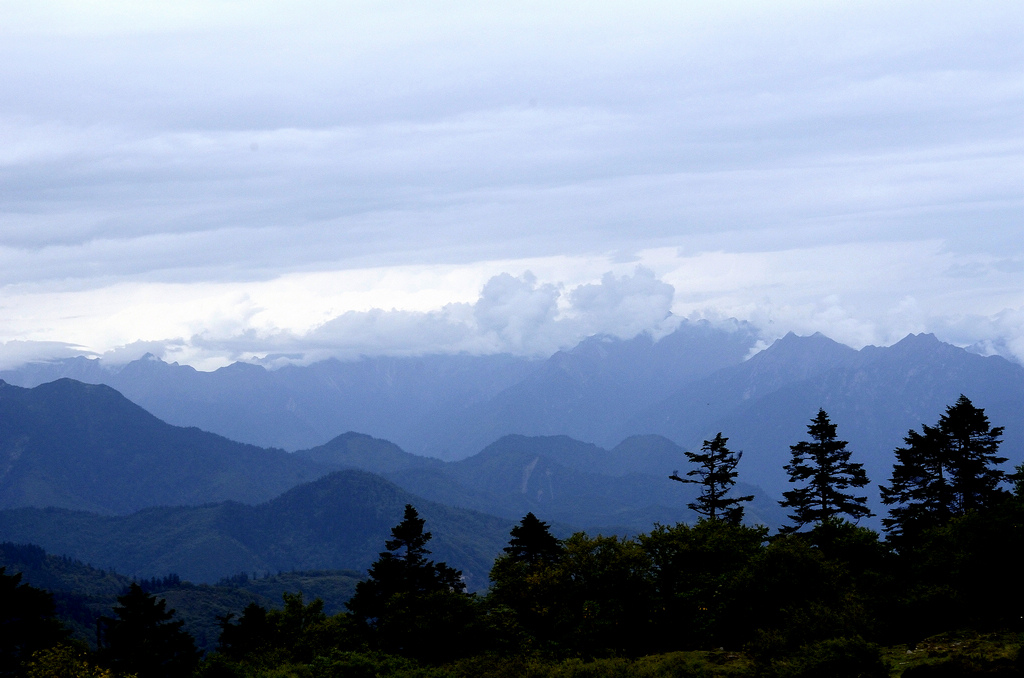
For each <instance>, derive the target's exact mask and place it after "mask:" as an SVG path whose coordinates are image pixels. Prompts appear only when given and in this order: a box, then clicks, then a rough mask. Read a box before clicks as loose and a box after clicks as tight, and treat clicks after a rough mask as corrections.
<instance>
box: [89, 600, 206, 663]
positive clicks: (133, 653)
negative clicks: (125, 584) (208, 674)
mask: <svg viewBox="0 0 1024 678" xmlns="http://www.w3.org/2000/svg"><path fill="white" fill-rule="evenodd" d="M117 602H118V605H117V606H116V607H114V614H116V615H117V618H116V619H112V618H110V617H101V618H100V630H101V633H99V634H98V635H99V638H98V640H99V641H100V642H99V645H100V648H99V658H100V661H101V663H103V664H104V665H106V666H108V667H110V668H111V669H113V670H114V672H115V673H118V674H132V673H134V674H136V675H138V676H139V678H176V677H177V676H187V675H190V674H191V672H192V671H193V670H194V669H195V667H196V665H197V664H198V662H199V652H198V651H197V650H196V645H195V641H194V640H193V638H192V636H191V635H189V634H188V632H186V631H185V630H184V629H183V628H182V627H183V626H184V624H185V623H184V622H183V621H180V620H178V621H172V619H173V617H174V610H168V609H167V601H166V600H163V599H161V600H157V599H156V597H155V596H153V595H151V594H149V593H146V592H145V591H143V590H142V587H141V586H139V585H138V584H136V583H132V585H131V587H130V588H129V589H128V592H127V593H125V594H124V595H123V596H118V598H117Z"/></svg>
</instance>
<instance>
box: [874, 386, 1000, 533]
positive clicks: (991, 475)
mask: <svg viewBox="0 0 1024 678" xmlns="http://www.w3.org/2000/svg"><path fill="white" fill-rule="evenodd" d="M1002 434H1003V428H1002V427H1001V426H997V427H992V426H990V425H989V421H988V417H987V416H986V415H985V411H984V410H983V409H981V408H978V407H975V406H974V404H973V403H972V402H971V401H970V399H968V398H967V397H966V396H964V395H963V394H961V395H960V398H958V399H957V401H956V403H954V404H953V405H950V406H949V407H947V408H946V412H945V414H943V415H942V416H941V417H940V418H939V421H938V424H937V425H935V426H928V425H923V426H922V427H921V432H920V433H918V432H917V431H914V430H910V431H908V432H907V436H906V437H905V438H904V439H903V440H904V443H905V444H906V446H905V447H900V448H897V449H896V452H895V453H896V464H895V465H894V466H893V470H892V478H891V479H890V481H889V485H888V487H886V486H882V487H880V488H879V489H880V491H881V495H882V503H883V504H885V505H887V506H892V507H893V508H891V509H889V517H888V518H884V519H883V520H882V524H883V526H884V527H885V529H886V531H888V532H889V534H890V535H892V536H894V537H897V538H899V537H910V536H912V535H916V534H919V533H920V532H921V531H923V530H926V529H928V528H931V527H937V526H940V525H945V524H946V523H947V522H949V520H950V519H952V518H954V517H957V516H962V515H964V514H965V513H967V512H968V511H971V510H977V509H984V508H987V507H989V506H991V505H992V504H993V503H994V502H995V501H996V500H998V498H999V497H1001V496H1003V495H1004V494H1005V492H1004V491H1003V490H1002V489H1000V487H999V486H1000V484H1001V483H1002V482H1003V481H1004V480H1005V479H1006V474H1005V472H1004V471H1003V470H1001V469H999V468H998V466H999V465H1000V464H1002V463H1003V462H1005V461H1006V458H1005V457H1000V456H998V455H997V452H998V449H999V443H1000V440H999V439H1000V438H1001V437H1002Z"/></svg>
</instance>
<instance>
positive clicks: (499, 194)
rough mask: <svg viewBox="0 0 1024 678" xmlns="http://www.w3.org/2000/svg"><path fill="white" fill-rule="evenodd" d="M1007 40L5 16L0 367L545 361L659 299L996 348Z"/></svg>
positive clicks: (866, 13) (871, 16)
mask: <svg viewBox="0 0 1024 678" xmlns="http://www.w3.org/2000/svg"><path fill="white" fill-rule="evenodd" d="M1022 32H1024V9H1022V6H1021V5H1020V3H1019V2H1015V1H1010V0H1007V1H1005V2H1001V1H996V2H990V3H984V4H983V5H968V4H965V3H959V2H943V1H938V2H936V1H935V0H929V1H928V2H924V1H923V0H921V1H918V0H906V1H901V2H882V1H880V0H879V1H873V0H869V1H868V2H863V3H856V4H847V5H838V4H833V5H828V6H820V7H818V6H811V5H809V4H808V3H805V2H797V1H791V2H785V1H784V2H773V3H753V2H720V3H706V2H653V3H648V4H646V5H645V6H644V7H643V9H642V11H641V10H639V9H638V8H636V7H633V6H630V5H628V4H623V3H592V2H587V3H583V2H566V3H559V4H558V5H551V4H550V3H530V2H527V3H525V4H523V3H516V4H515V5H508V6H503V5H500V4H499V5H488V6H481V5H479V3H473V2H461V1H458V0H457V1H456V2H452V3H446V5H445V7H444V9H443V11H442V10H440V9H438V8H437V7H436V6H434V5H431V4H416V3H398V4H395V5H386V6H385V5H381V4H380V3H372V2H358V1H357V2H346V3H328V2H318V1H316V0H303V1H301V2H294V3H281V2H274V1H270V0H266V1H259V0H258V1H256V2H252V3H245V4H244V5H243V4H238V3H232V2H212V3H211V2H191V1H190V0H179V1H177V2H152V3H129V2H124V1H123V0H107V1H105V2H97V3H87V4H81V3H68V2H63V1H61V0H40V1H39V2H34V3H31V4H25V5H23V6H20V7H17V8H15V7H10V8H5V21H4V22H3V24H2V25H0V90H2V91H3V92H4V97H3V99H2V100H0V342H2V343H3V347H2V348H0V361H13V360H24V359H27V358H29V357H32V356H37V357H51V356H53V357H55V356H61V355H65V354H67V353H68V352H75V351H80V352H90V351H91V352H93V353H97V354H104V353H106V352H108V351H111V350H114V349H117V348H118V347H136V348H141V347H143V346H150V347H151V348H152V347H154V346H155V347H157V348H160V351H159V352H160V353H161V354H162V355H167V356H168V357H170V358H178V359H181V360H186V361H189V362H192V363H193V364H196V365H200V366H206V367H210V366H216V365H217V364H223V362H224V361H226V360H228V359H229V358H230V357H231V356H243V355H246V354H253V353H256V354H262V353H264V352H271V353H287V354H301V355H303V356H305V355H307V354H309V355H314V354H315V355H321V354H328V353H329V354H332V355H334V354H336V355H349V354H354V353H358V352H362V351H370V352H417V351H426V350H444V351H448V350H470V351H492V350H510V351H516V352H524V353H534V352H538V353H543V352H546V351H550V350H553V347H559V346H563V345H565V344H566V342H568V343H571V341H572V338H573V337H576V336H579V335H580V334H581V333H585V332H591V331H595V332H596V331H601V332H610V333H613V334H624V333H625V334H628V333H630V332H635V331H640V330H653V331H659V330H658V328H659V327H661V324H662V323H663V322H665V320H664V318H665V317H666V316H665V314H667V313H668V311H669V310H670V311H671V313H672V314H673V316H686V317H690V316H696V317H708V318H730V317H735V318H738V319H740V320H746V321H750V322H752V323H754V324H756V325H757V326H758V327H760V328H761V329H762V331H763V332H764V336H765V340H766V341H769V340H771V339H772V338H774V337H776V336H781V335H782V334H784V333H785V332H786V331H789V330H794V331H797V332H801V333H807V332H813V331H822V332H824V333H826V334H828V335H829V336H833V337H835V338H836V339H838V340H840V341H844V342H846V343H850V344H851V345H863V344H866V343H892V342H894V341H896V340H898V339H899V338H901V337H902V336H904V335H905V334H906V333H907V332H912V331H913V332H919V331H932V332H935V333H936V334H938V335H939V336H940V337H942V338H944V339H945V340H947V341H952V342H955V343H958V344H961V345H974V344H978V346H979V347H980V348H979V350H990V351H999V352H1003V353H1006V354H1009V355H1014V356H1016V357H1018V358H1020V357H1021V356H1024V321H1022V319H1021V315H1022V314H1024V291H1022V290H1024V240H1022V239H1021V238H1020V233H1021V224H1022V220H1024V196H1022V190H1021V183H1020V176H1021V168H1022V167H1024V130H1022V127H1021V124H1020V120H1021V119H1022V117H1024V71H1022V69H1021V68H1020V65H1021V63H1024V43H1022V41H1021V40H1020V37H1019V36H1020V35H1021V33H1022ZM637 266H641V267H643V268H644V269H645V270H646V271H650V272H653V276H647V274H646V273H644V274H642V275H641V274H637V273H636V272H635V270H636V267H637ZM528 271H529V272H531V274H532V275H533V276H534V278H531V277H529V276H527V272H528ZM607 273H610V274H611V276H612V278H610V280H611V281H612V282H608V283H605V282H604V278H603V276H605V274H607ZM623 281H627V282H623ZM657 281H661V283H662V284H661V285H659V284H656V283H657ZM628 286H634V287H631V288H630V289H629V290H626V289H624V288H625V287H628ZM667 286H671V287H672V288H674V293H672V294H670V295H669V299H670V301H669V302H668V303H669V306H668V310H666V301H665V299H666V294H668V292H667V289H668V287H667ZM616 295H622V299H621V300H617V299H618V298H617V297H616ZM389 332H394V333H395V334H394V335H393V336H392V335H390V334H389ZM40 342H42V343H40ZM140 342H141V343H140ZM146 342H150V343H146ZM135 350H136V349H135V348H120V349H118V352H117V353H116V354H114V355H118V356H128V355H129V354H131V353H133V352H134V351H135ZM217 351H222V353H217ZM155 352H156V351H155Z"/></svg>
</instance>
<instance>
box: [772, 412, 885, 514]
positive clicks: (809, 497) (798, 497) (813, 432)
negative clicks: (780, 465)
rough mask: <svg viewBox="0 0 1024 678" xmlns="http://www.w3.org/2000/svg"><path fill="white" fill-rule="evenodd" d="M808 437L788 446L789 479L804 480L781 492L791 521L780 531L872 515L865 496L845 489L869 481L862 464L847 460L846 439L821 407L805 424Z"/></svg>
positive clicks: (792, 481) (781, 503) (848, 458)
mask: <svg viewBox="0 0 1024 678" xmlns="http://www.w3.org/2000/svg"><path fill="white" fill-rule="evenodd" d="M807 434H808V437H809V438H810V440H809V441H801V442H799V443H797V444H796V445H791V446H790V448H789V449H790V452H791V453H792V455H793V459H792V461H791V462H790V463H789V464H787V465H786V467H785V468H786V471H787V472H788V473H789V481H790V482H791V483H804V485H803V486H802V487H798V488H796V489H794V490H790V491H789V492H783V493H782V496H783V497H785V500H784V501H781V502H779V504H780V505H781V506H783V507H784V508H791V509H793V513H791V514H789V519H790V520H792V521H793V523H794V524H793V525H790V526H787V527H784V528H783V529H782V531H783V532H795V531H797V530H799V529H800V528H801V527H803V526H804V525H809V524H812V523H819V524H820V523H824V522H826V521H829V520H831V519H833V518H837V517H839V516H844V515H845V516H849V517H850V518H852V519H853V520H854V521H857V520H860V519H861V518H865V517H868V516H871V515H874V514H872V513H871V511H870V509H868V506H867V497H858V496H854V495H853V494H851V493H848V492H845V491H844V490H846V489H848V488H851V487H864V486H865V485H867V484H868V477H867V474H866V473H865V472H864V467H863V465H861V464H857V463H854V462H851V461H850V451H849V450H847V449H846V445H847V443H846V441H845V440H838V439H836V425H835V424H833V423H832V421H831V420H830V419H829V417H828V413H826V412H825V410H823V409H819V410H818V414H817V416H815V417H814V419H812V420H811V423H810V424H809V425H808V426H807Z"/></svg>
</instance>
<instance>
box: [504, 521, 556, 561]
mask: <svg viewBox="0 0 1024 678" xmlns="http://www.w3.org/2000/svg"><path fill="white" fill-rule="evenodd" d="M549 527H550V526H549V525H548V524H547V523H545V522H544V521H543V520H540V519H539V518H537V516H535V515H533V513H532V512H530V513H527V514H526V515H525V516H524V517H523V519H522V521H520V523H519V524H518V525H516V526H515V527H513V528H512V531H511V532H510V535H511V536H512V538H511V539H510V540H509V542H508V546H506V547H505V548H504V549H502V550H503V551H504V552H505V553H507V554H508V558H510V559H512V560H516V561H520V562H524V563H527V564H530V565H535V564H538V563H550V562H554V561H555V560H557V559H558V557H559V556H560V555H561V553H562V542H560V541H559V540H558V539H557V538H556V537H555V536H554V535H553V534H551V532H550V530H549Z"/></svg>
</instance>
